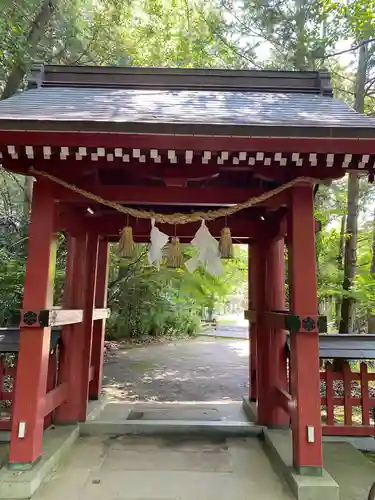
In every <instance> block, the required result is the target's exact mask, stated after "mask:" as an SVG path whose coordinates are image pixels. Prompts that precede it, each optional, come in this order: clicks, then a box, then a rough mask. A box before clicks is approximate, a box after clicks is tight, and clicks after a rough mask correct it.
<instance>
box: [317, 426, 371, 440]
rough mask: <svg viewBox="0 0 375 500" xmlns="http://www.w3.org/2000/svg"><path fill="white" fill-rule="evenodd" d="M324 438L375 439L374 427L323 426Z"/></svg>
mask: <svg viewBox="0 0 375 500" xmlns="http://www.w3.org/2000/svg"><path fill="white" fill-rule="evenodd" d="M322 434H323V436H351V437H366V436H371V437H374V434H375V430H374V426H373V425H358V426H356V425H340V424H337V425H322Z"/></svg>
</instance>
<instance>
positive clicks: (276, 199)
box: [51, 184, 288, 207]
mask: <svg viewBox="0 0 375 500" xmlns="http://www.w3.org/2000/svg"><path fill="white" fill-rule="evenodd" d="M52 186H53V187H52ZM82 188H83V189H84V190H85V191H88V192H90V193H93V194H95V195H97V196H100V197H101V198H103V199H104V200H108V201H114V202H117V203H123V204H127V205H176V206H186V205H195V206H203V207H204V206H226V205H236V204H238V203H243V202H245V201H247V200H248V199H249V198H253V197H256V196H260V195H262V194H264V193H266V192H267V190H265V189H258V188H250V187H249V188H246V187H245V188H244V187H241V188H225V187H207V188H206V187H204V188H189V187H186V188H185V187H154V186H134V185H131V186H105V185H103V184H88V185H84V186H82ZM51 189H53V193H54V196H55V198H56V199H57V200H59V201H62V202H64V203H82V204H89V203H92V201H91V200H89V199H88V198H86V197H85V196H82V195H80V194H78V193H76V192H74V191H71V190H69V189H66V188H63V187H61V186H58V185H57V184H51ZM287 201H288V199H287V192H284V193H280V194H278V195H276V196H273V197H272V198H269V199H268V200H266V201H264V202H261V203H258V204H256V205H254V206H256V207H260V206H263V207H264V206H266V207H268V206H269V207H279V206H283V205H286V204H287Z"/></svg>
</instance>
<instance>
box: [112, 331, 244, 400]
mask: <svg viewBox="0 0 375 500" xmlns="http://www.w3.org/2000/svg"><path fill="white" fill-rule="evenodd" d="M248 373H249V342H248V341H247V340H233V339H232V340H229V339H213V338H207V337H199V338H195V339H191V340H176V341H172V342H166V343H161V344H151V345H146V346H142V347H133V348H127V347H124V348H122V349H119V350H118V351H115V352H114V354H113V356H111V357H110V358H109V359H108V361H107V363H105V365H104V380H103V382H104V393H105V394H106V396H107V397H109V398H111V399H113V400H116V401H123V402H138V401H148V402H150V401H152V402H175V401H225V400H226V401H227V400H232V401H241V400H242V396H243V395H244V394H247V392H248Z"/></svg>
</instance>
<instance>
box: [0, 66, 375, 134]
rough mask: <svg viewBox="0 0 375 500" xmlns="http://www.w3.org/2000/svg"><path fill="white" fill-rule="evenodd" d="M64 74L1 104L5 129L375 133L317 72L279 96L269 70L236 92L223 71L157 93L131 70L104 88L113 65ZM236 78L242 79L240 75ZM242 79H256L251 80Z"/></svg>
mask: <svg viewBox="0 0 375 500" xmlns="http://www.w3.org/2000/svg"><path fill="white" fill-rule="evenodd" d="M57 69H58V71H57V70H56V67H52V69H51V70H50V72H49V73H46V76H45V81H41V82H39V87H38V88H31V89H30V90H27V91H25V92H23V93H20V94H17V95H15V96H13V97H11V98H10V99H7V100H5V101H2V102H0V129H12V130H17V129H20V128H22V126H24V127H26V125H27V126H28V127H31V128H34V127H36V128H39V129H40V128H43V127H42V125H43V124H44V125H47V124H49V125H51V124H53V128H54V129H60V128H61V129H63V130H69V129H71V130H82V131H84V130H99V131H100V130H103V131H106V130H116V131H119V132H122V131H124V132H139V130H140V126H142V125H144V126H145V130H148V131H150V132H158V131H159V129H158V126H159V125H160V127H161V126H163V132H165V126H166V125H168V124H169V125H170V127H169V128H168V131H170V132H171V133H173V132H174V128H173V127H176V128H177V127H181V126H188V127H189V130H190V131H191V133H195V132H198V131H200V132H202V130H203V127H208V126H211V127H212V133H214V132H215V129H216V130H218V129H221V132H220V133H221V134H224V133H228V134H229V135H231V134H233V135H236V133H237V132H239V130H240V129H242V131H241V133H239V135H251V134H252V135H259V136H265V135H267V134H269V133H271V131H272V133H275V129H277V131H278V132H280V135H281V136H293V135H296V134H297V132H296V130H295V129H297V128H298V129H300V132H299V133H298V135H300V136H301V135H303V134H304V132H305V131H306V129H307V128H308V129H309V131H308V132H309V134H312V135H315V132H316V131H319V132H316V135H318V136H321V137H325V136H342V137H345V136H346V135H345V134H346V131H348V130H350V131H351V133H350V134H349V136H351V137H353V136H356V135H357V131H358V136H361V133H360V132H359V131H360V129H361V130H362V135H365V136H370V137H372V136H375V118H370V117H367V116H363V115H360V114H358V113H356V112H355V111H354V110H353V109H352V108H350V107H349V106H348V105H346V104H345V103H343V102H340V101H338V100H336V99H334V98H332V97H330V96H329V95H325V92H324V91H321V90H319V89H321V87H319V86H317V88H316V89H314V88H313V86H311V82H313V83H314V82H315V80H316V77H314V78H315V80H314V79H313V78H312V76H314V75H312V76H311V75H310V73H308V74H307V75H308V76H309V80H308V81H309V82H310V87H311V88H310V91H309V90H308V87H304V86H305V85H306V84H305V83H303V85H304V86H300V87H297V85H302V84H300V82H302V81H304V80H303V78H304V79H305V80H307V77H306V76H304V74H303V73H295V75H296V77H295V79H296V80H293V78H292V77H293V73H290V72H289V73H286V74H285V75H284V76H281V77H280V76H279V77H278V79H279V89H280V88H281V85H280V82H281V83H283V84H284V85H286V82H287V85H288V87H286V88H285V89H283V90H279V91H274V90H272V89H274V88H275V87H274V86H271V87H270V89H267V88H265V87H264V83H265V82H267V81H268V79H269V81H270V82H271V81H272V78H273V79H274V80H275V74H276V73H275V72H273V73H271V74H270V76H269V75H268V73H267V75H266V76H265V74H264V73H262V72H252V73H251V75H253V74H255V75H256V76H257V75H258V74H260V75H261V76H262V78H260V77H259V75H258V76H257V78H258V80H256V79H255V80H256V85H255V84H251V86H250V87H248V88H246V89H244V85H245V84H244V83H241V87H242V90H233V86H234V85H235V84H236V85H237V83H236V82H237V80H236V81H235V83H232V84H231V85H230V86H228V83H226V85H227V87H226V88H225V89H224V90H223V89H222V88H223V84H221V83H220V82H222V81H223V79H224V75H226V73H225V72H221V73H220V75H219V77H218V76H212V75H211V76H209V77H204V78H205V80H204V81H203V80H202V89H200V88H199V85H198V83H199V78H200V77H199V78H198V82H197V79H196V78H195V80H194V82H193V83H189V82H188V83H186V85H185V87H188V88H184V85H183V84H182V83H181V82H183V78H184V73H182V72H180V73H181V74H179V75H178V85H177V87H178V88H173V86H174V85H175V84H174V83H173V82H168V84H165V83H163V85H162V86H160V85H161V84H160V85H159V84H158V85H159V87H158V88H152V74H147V78H145V77H144V75H143V76H142V78H143V80H142V82H141V84H140V83H139V79H138V80H137V81H136V83H132V81H130V83H129V82H127V80H126V78H130V80H131V78H134V77H137V78H138V73H139V71H138V70H137V71H136V69H134V73H132V72H131V71H130V70H127V73H128V74H131V75H130V76H126V75H125V76H123V75H122V73H119V74H117V73H118V72H116V71H115V73H116V74H115V73H114V74H115V76H116V77H117V78H119V77H121V78H123V79H125V80H124V82H123V84H122V86H120V83H121V82H120V83H119V84H117V83H116V87H114V86H111V82H112V80H111V78H110V75H108V87H105V86H104V85H105V81H107V80H106V72H105V71H109V70H111V68H104V69H103V68H102V69H101V70H100V71H99V69H97V71H98V73H95V71H96V70H95V71H94V70H91V69H90V71H91V73H90V75H87V71H88V70H87V68H85V69H79V70H75V71H76V72H75V73H72V71H73V70H72V68H69V67H68V68H67V70H65V71H66V72H65V73H64V70H60V69H59V68H58V67H57ZM120 70H121V71H122V72H124V71H125V70H124V69H120ZM150 71H151V70H149V71H148V73H150ZM158 71H159V73H156V75H157V76H159V77H160V75H161V76H162V77H163V79H165V78H166V76H168V74H167V73H163V71H161V70H158ZM175 71H177V70H175ZM186 71H187V70H186ZM177 72H178V71H177ZM244 73H246V72H244ZM228 74H229V75H230V74H231V73H230V72H229V73H228ZM233 74H234V77H235V78H237V79H238V78H239V77H238V74H240V75H241V72H234V73H233ZM280 74H281V75H283V74H282V73H280ZM56 75H57V76H56ZM61 75H62V76H61ZM77 75H78V76H77ZM189 75H190V76H189ZM192 75H194V76H195V77H197V76H199V73H198V74H194V72H193V70H190V72H189V74H187V76H186V78H187V77H188V76H189V78H190V77H191V76H192ZM291 75H292V76H291ZM301 75H302V76H301ZM95 76H100V78H101V82H100V85H99V84H92V85H90V84H89V83H88V82H89V81H91V79H93V81H94V80H95V78H94V77H95ZM226 76H228V75H226ZM234 77H233V78H234ZM302 77H303V78H302ZM51 78H55V79H56V78H57V81H54V82H53V83H51V82H50V79H51ZM64 78H65V80H64ZM77 78H78V80H77ZM174 78H175V77H174ZM202 78H203V76H202ZM213 78H216V80H213ZM249 78H250V77H249ZM252 78H253V79H254V78H255V77H253V76H252ZM80 79H81V80H80ZM82 79H84V80H82ZM103 79H104V83H103ZM242 80H244V81H247V82H249V81H250V80H246V78H245V79H244V78H242ZM155 81H156V80H155ZM316 81H318V80H316ZM145 82H146V83H145ZM163 82H164V80H163ZM210 82H214V83H215V85H213V84H210ZM259 82H260V83H262V85H260V83H259ZM289 82H292V83H289ZM250 83H251V82H250ZM318 83H319V82H318ZM292 84H293V85H294V87H293V86H291V85H292ZM155 85H156V84H155ZM238 85H240V84H239V83H238ZM249 85H250V84H249ZM319 85H320V84H319ZM142 86H143V87H142ZM144 86H145V87H144ZM215 86H216V87H215ZM218 86H219V87H221V88H220V90H216V88H217V87H218ZM259 89H260V90H259ZM263 89H264V90H263ZM328 94H329V93H328ZM147 127H148V129H147ZM250 129H251V130H250ZM301 129H302V130H301ZM344 129H345V130H344ZM372 129H373V130H374V132H373V131H372ZM45 130H50V128H45ZM160 130H162V129H161V128H160ZM248 130H249V134H247V131H248ZM204 131H205V130H204Z"/></svg>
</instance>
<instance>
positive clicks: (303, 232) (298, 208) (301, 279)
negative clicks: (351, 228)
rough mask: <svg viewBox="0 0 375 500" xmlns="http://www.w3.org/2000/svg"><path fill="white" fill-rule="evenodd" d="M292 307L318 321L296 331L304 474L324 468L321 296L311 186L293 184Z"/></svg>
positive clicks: (297, 444)
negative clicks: (321, 404)
mask: <svg viewBox="0 0 375 500" xmlns="http://www.w3.org/2000/svg"><path fill="white" fill-rule="evenodd" d="M288 240H289V286H290V288H289V295H290V310H291V312H292V314H295V315H298V316H299V317H300V319H301V320H303V319H304V318H307V317H311V318H313V319H314V320H315V327H314V328H313V329H312V331H309V332H306V331H305V330H301V331H299V332H298V333H292V334H291V392H292V398H293V401H294V402H295V403H296V409H295V411H294V412H293V414H292V435H293V461H294V467H295V469H296V470H297V472H298V473H300V474H306V475H318V474H321V473H322V467H323V459H322V429H321V416H320V377H319V336H318V330H317V325H316V323H317V315H318V300H317V282H316V264H315V262H316V261H315V222H314V200H313V188H312V186H298V187H294V188H292V189H291V198H290V206H289V218H288Z"/></svg>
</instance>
